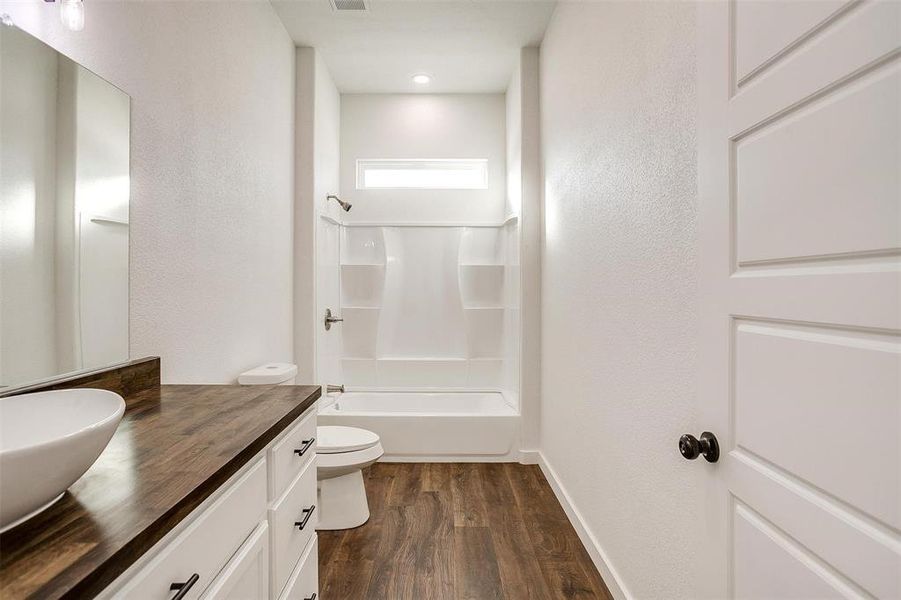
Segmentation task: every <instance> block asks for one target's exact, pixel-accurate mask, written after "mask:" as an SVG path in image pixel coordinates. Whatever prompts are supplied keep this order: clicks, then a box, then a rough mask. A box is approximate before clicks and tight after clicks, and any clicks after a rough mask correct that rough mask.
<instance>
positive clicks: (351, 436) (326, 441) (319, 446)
mask: <svg viewBox="0 0 901 600" xmlns="http://www.w3.org/2000/svg"><path fill="white" fill-rule="evenodd" d="M378 443H379V436H378V435H377V434H375V433H373V432H371V431H368V430H366V429H360V428H359V427H344V426H339V425H320V426H319V427H317V428H316V454H343V453H346V452H358V451H360V450H366V449H368V448H372V447H373V446H376V445H378ZM320 464H322V461H321V460H320Z"/></svg>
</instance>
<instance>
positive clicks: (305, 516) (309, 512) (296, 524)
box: [294, 504, 316, 531]
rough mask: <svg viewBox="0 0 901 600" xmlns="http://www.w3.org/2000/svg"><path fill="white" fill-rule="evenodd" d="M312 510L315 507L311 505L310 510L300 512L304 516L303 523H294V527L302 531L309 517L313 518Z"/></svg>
mask: <svg viewBox="0 0 901 600" xmlns="http://www.w3.org/2000/svg"><path fill="white" fill-rule="evenodd" d="M314 510H316V505H315V504H311V505H310V508H305V509H303V510H302V511H300V512H302V513H303V514H304V517H303V521H294V526H295V527H297V528H298V529H300V530H301V531H303V528H304V527H306V526H307V522H308V521H309V520H310V517H312V516H313V511H314Z"/></svg>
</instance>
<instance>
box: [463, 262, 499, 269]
mask: <svg viewBox="0 0 901 600" xmlns="http://www.w3.org/2000/svg"><path fill="white" fill-rule="evenodd" d="M460 266H461V267H467V268H483V269H484V268H492V269H503V268H504V266H505V265H499V264H496V263H461V264H460Z"/></svg>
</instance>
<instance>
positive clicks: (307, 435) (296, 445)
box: [268, 405, 316, 500]
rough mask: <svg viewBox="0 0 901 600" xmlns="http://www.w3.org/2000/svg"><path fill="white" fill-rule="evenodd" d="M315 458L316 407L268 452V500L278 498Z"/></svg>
mask: <svg viewBox="0 0 901 600" xmlns="http://www.w3.org/2000/svg"><path fill="white" fill-rule="evenodd" d="M314 456H316V406H315V405H314V406H313V408H312V409H310V410H309V411H308V414H307V415H306V416H304V417H301V419H300V422H299V423H298V424H297V425H294V426H293V427H292V428H291V429H290V430H289V431H288V433H287V434H286V435H285V436H284V437H283V438H282V439H281V440H280V441H279V442H277V443H276V444H275V445H274V446H272V448H271V449H270V450H269V457H268V458H269V485H270V488H269V500H276V499H277V498H279V497H280V496H281V495H282V494H283V493H284V492H285V489H286V488H287V487H288V484H289V483H291V482H292V481H294V478H295V477H297V474H298V473H300V472H301V471H302V470H303V469H304V467H306V466H307V465H308V464H309V463H310V461H311V460H312V458H313V457H314Z"/></svg>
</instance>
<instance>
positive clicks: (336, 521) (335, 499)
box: [316, 469, 369, 531]
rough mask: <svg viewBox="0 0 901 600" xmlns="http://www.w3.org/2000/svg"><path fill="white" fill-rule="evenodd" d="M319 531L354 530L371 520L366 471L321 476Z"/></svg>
mask: <svg viewBox="0 0 901 600" xmlns="http://www.w3.org/2000/svg"><path fill="white" fill-rule="evenodd" d="M318 483H319V490H318V506H319V523H317V525H316V529H317V531H332V530H336V529H352V528H354V527H359V526H360V525H362V524H363V523H365V522H366V521H368V520H369V502H368V501H367V500H366V487H365V486H364V485H363V471H362V470H360V469H357V470H356V471H353V472H352V473H348V474H347V475H341V476H340V477H332V478H330V479H322V480H320V481H319V482H318Z"/></svg>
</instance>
